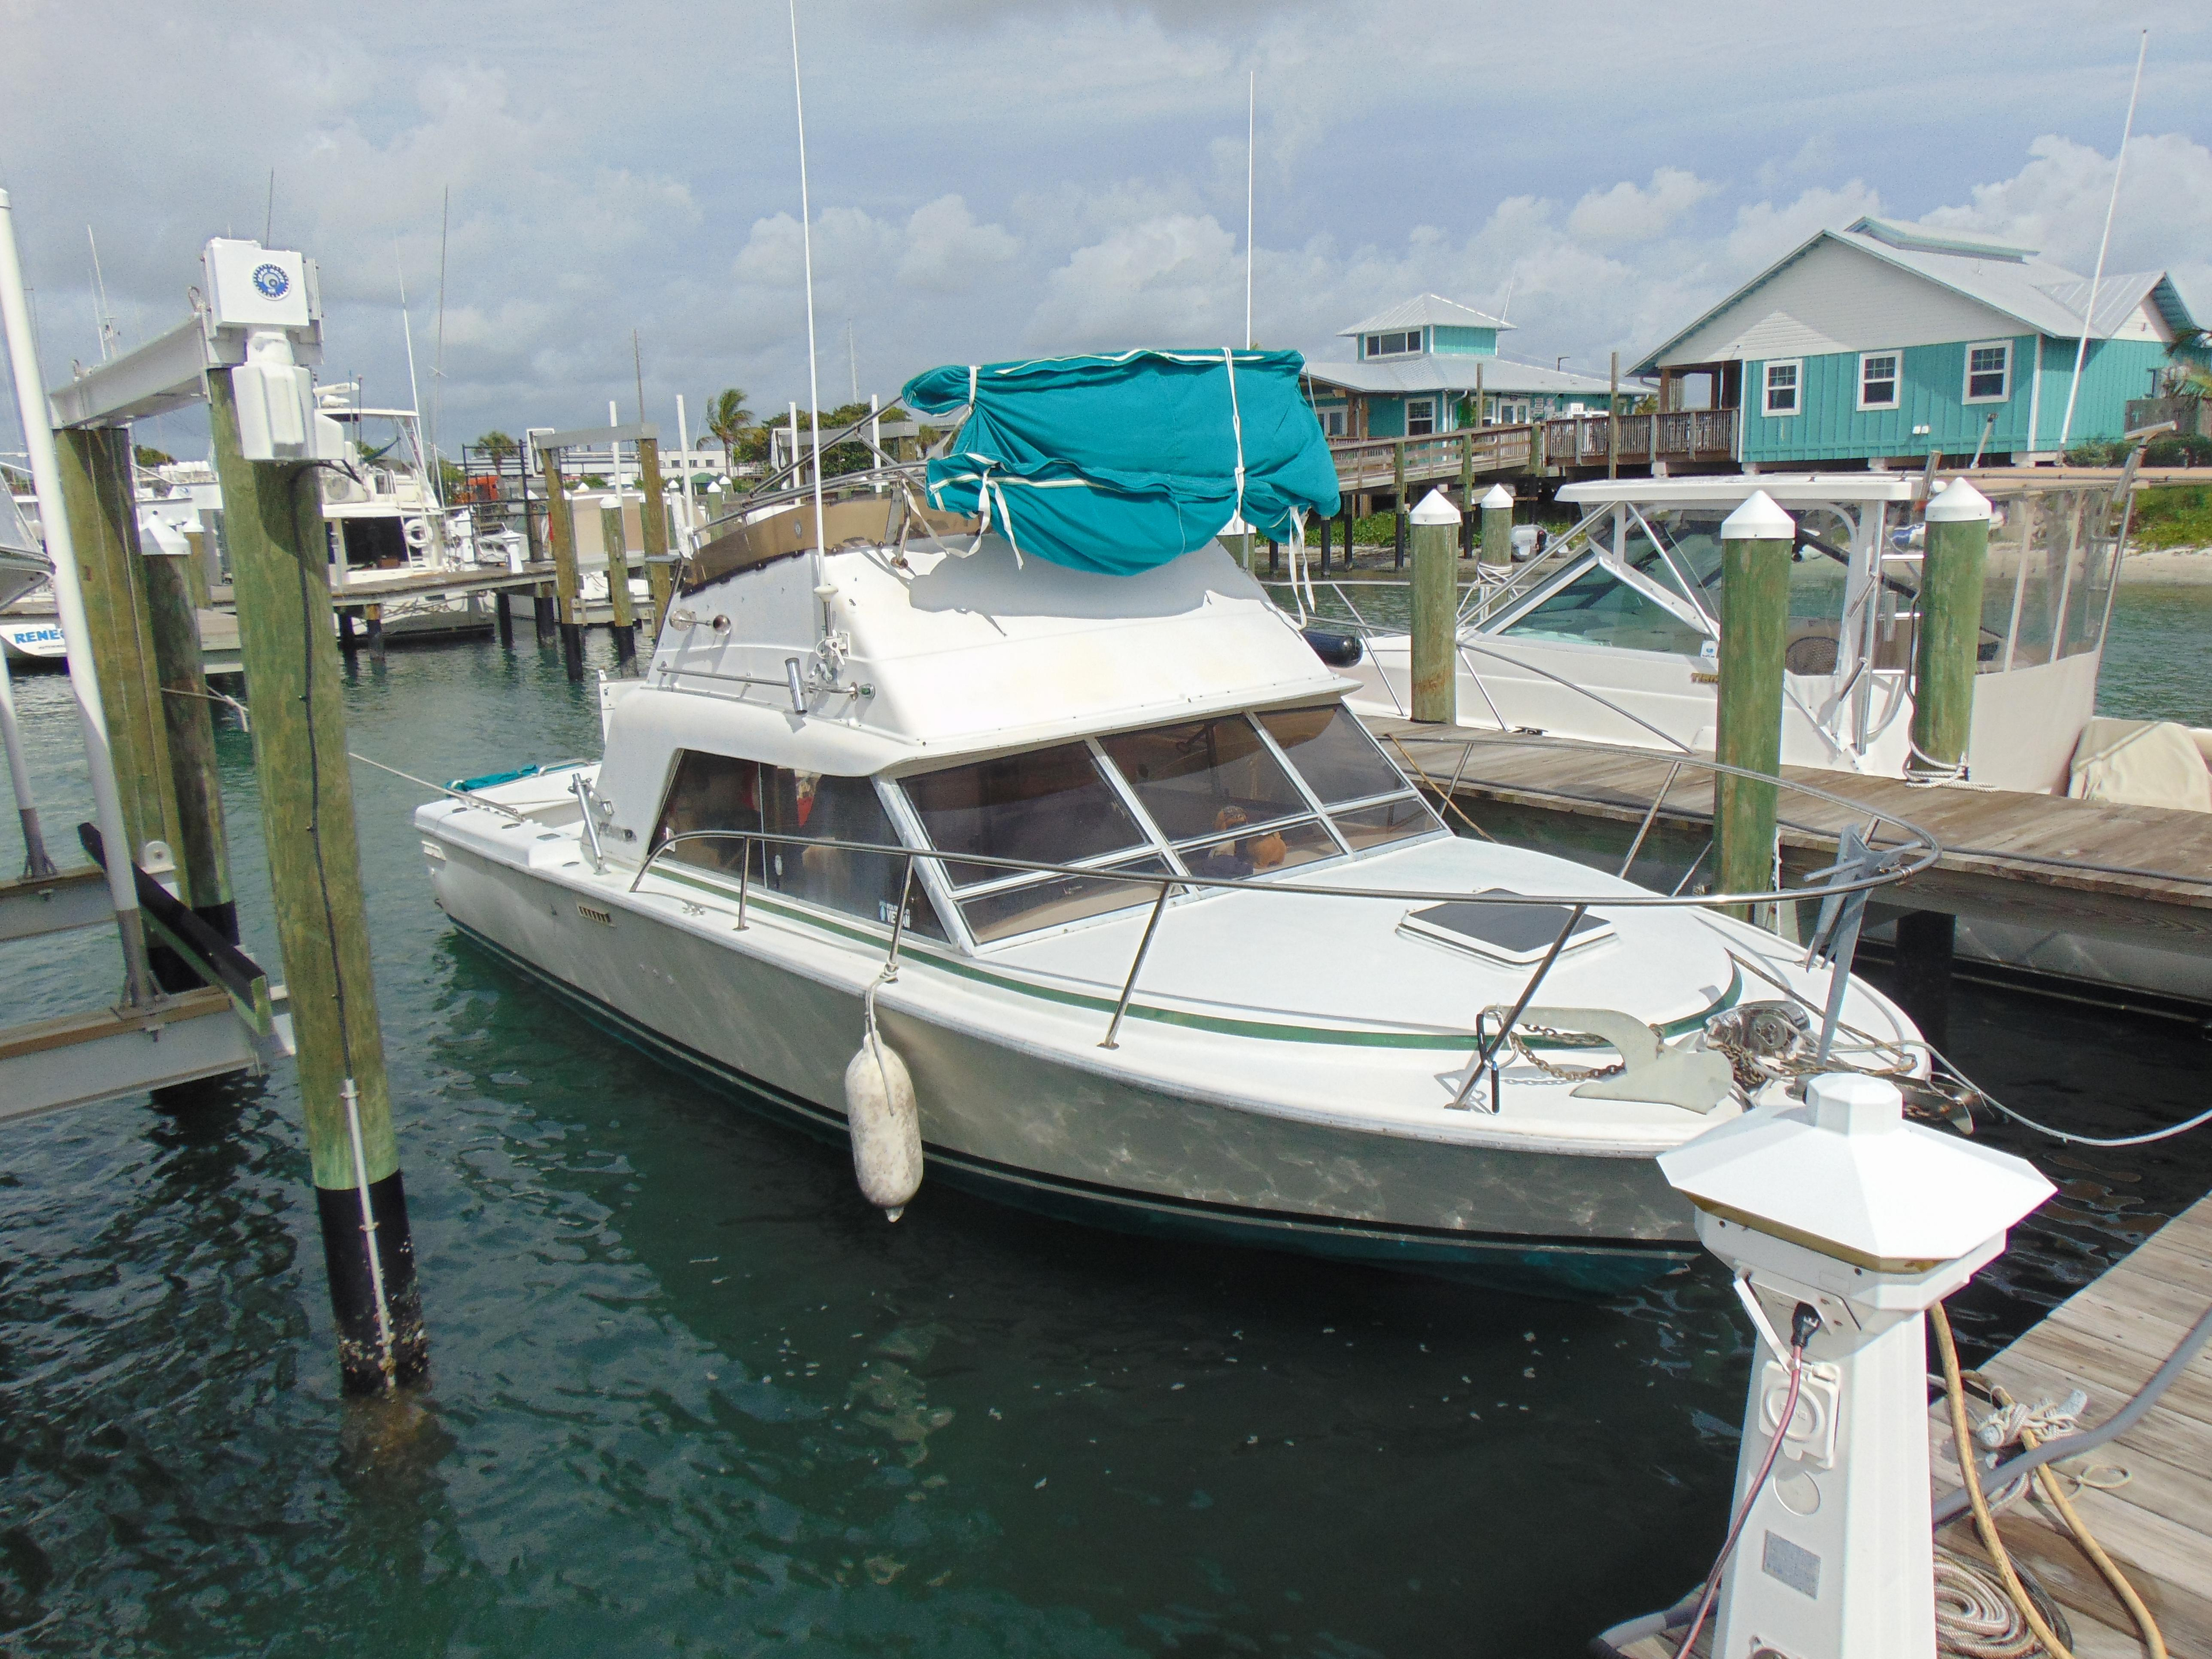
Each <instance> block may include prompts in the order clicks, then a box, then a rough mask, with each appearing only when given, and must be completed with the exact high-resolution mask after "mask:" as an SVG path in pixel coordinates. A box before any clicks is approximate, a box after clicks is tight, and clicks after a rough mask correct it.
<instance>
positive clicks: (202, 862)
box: [143, 554, 238, 945]
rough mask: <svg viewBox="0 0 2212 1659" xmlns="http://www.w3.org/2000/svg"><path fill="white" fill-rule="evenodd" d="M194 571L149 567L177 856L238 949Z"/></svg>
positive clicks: (188, 888)
mask: <svg viewBox="0 0 2212 1659" xmlns="http://www.w3.org/2000/svg"><path fill="white" fill-rule="evenodd" d="M192 563H193V559H192V556H191V555H189V554H186V555H183V556H178V555H174V554H155V555H152V556H149V557H147V558H146V559H145V560H144V561H143V572H144V576H145V582H146V597H147V621H148V623H149V624H150V627H151V631H152V634H153V636H154V665H155V674H156V675H157V676H158V677H159V678H160V681H161V719H162V724H163V726H165V727H166V728H167V737H168V746H169V776H170V782H171V787H172V791H173V797H174V799H175V800H176V803H177V839H176V842H174V843H173V850H174V852H175V854H176V860H177V868H178V869H179V871H180V872H182V873H183V877H184V884H185V903H187V904H189V905H191V908H192V909H193V910H194V911H195V912H196V913H197V915H198V916H199V918H200V920H201V921H204V922H206V923H207V924H208V926H210V927H212V928H214V929H215V930H216V933H220V934H222V936H223V938H225V939H228V940H229V941H230V942H231V943H232V944H233V945H235V944H237V943H238V903H237V900H236V898H235V897H234V896H233V894H232V892H231V886H230V838H229V836H228V834H227V833H226V832H225V830H224V828H223V817H222V777H221V775H220V774H219V773H218V772H217V770H216V758H215V709H214V706H213V704H212V702H210V699H209V696H208V685H207V675H206V673H205V672H204V670H203V666H202V664H201V660H200V628H199V616H198V612H197V609H196V608H195V607H194V605H193V604H192V580H191V576H192V570H191V566H192Z"/></svg>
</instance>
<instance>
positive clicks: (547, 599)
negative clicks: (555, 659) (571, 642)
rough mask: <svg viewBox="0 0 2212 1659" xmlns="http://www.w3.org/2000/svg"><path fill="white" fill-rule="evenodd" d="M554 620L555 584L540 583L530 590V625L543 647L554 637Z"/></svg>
mask: <svg viewBox="0 0 2212 1659" xmlns="http://www.w3.org/2000/svg"><path fill="white" fill-rule="evenodd" d="M554 619H555V613H554V610H553V584H552V583H551V582H540V583H538V586H535V587H533V588H532V589H531V590H530V623H531V627H532V629H533V630H534V631H535V632H536V634H537V636H538V644H540V645H543V644H544V643H545V641H548V640H550V639H551V638H552V637H553V629H554V625H555V620H554Z"/></svg>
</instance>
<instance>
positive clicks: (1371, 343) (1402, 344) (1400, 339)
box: [1367, 329, 1421, 357]
mask: <svg viewBox="0 0 2212 1659" xmlns="http://www.w3.org/2000/svg"><path fill="white" fill-rule="evenodd" d="M1419 349H1421V331H1420V330H1419V329H1415V330H1414V331H1413V332H1412V333H1410V334H1370V335H1369V336H1368V337H1367V355H1368V356H1370V357H1402V356H1406V355H1407V353H1408V352H1413V351H1419Z"/></svg>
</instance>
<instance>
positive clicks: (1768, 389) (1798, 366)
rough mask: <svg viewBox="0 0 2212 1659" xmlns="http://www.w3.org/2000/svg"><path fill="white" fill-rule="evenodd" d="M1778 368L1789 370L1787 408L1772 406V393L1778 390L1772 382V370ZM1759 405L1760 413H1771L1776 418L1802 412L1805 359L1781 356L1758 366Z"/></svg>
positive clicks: (1783, 417) (1783, 418)
mask: <svg viewBox="0 0 2212 1659" xmlns="http://www.w3.org/2000/svg"><path fill="white" fill-rule="evenodd" d="M1778 368H1786V369H1788V370H1789V371H1790V386H1789V392H1790V407H1789V408H1787V409H1777V408H1776V407H1775V406H1774V394H1775V392H1776V391H1777V390H1778V388H1777V387H1776V386H1775V384H1774V371H1775V370H1777V369H1778ZM1804 409H1805V360H1804V359H1803V358H1802V357H1783V358H1779V359H1778V360H1777V361H1775V362H1770V363H1762V364H1761V365H1760V366H1759V412H1760V413H1762V414H1765V415H1771V416H1774V417H1775V418H1776V419H1778V420H1786V419H1787V418H1789V417H1790V416H1792V415H1799V414H1802V413H1803V412H1804Z"/></svg>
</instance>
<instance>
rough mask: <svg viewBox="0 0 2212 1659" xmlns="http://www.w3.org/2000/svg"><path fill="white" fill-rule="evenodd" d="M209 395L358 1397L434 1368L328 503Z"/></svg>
mask: <svg viewBox="0 0 2212 1659" xmlns="http://www.w3.org/2000/svg"><path fill="white" fill-rule="evenodd" d="M208 392H209V425H210V431H211V434H212V436H213V440H214V450H215V459H216V472H217V475H218V477H220V478H221V480H222V495H223V506H224V515H225V524H226V528H227V529H228V540H229V543H230V556H231V577H232V591H233V593H234V597H235V600H236V603H237V606H238V633H239V649H240V656H241V658H242V659H243V661H244V665H245V668H246V682H247V684H249V685H251V686H252V689H253V756H254V764H255V768H256V769H257V770H258V774H259V775H260V779H261V787H262V791H263V806H262V829H263V834H264V836H265V837H266V839H267V842H268V848H269V878H270V897H271V899H272V900H273V901H274V903H275V908H276V938H277V944H278V948H279V949H280V950H281V951H282V952H283V966H284V975H285V979H286V981H288V982H289V985H290V987H291V1000H292V1027H293V1036H294V1040H295V1043H296V1045H297V1048H298V1051H299V1060H298V1071H299V1078H300V1093H301V1099H302V1102H303V1104H304V1106H305V1109H306V1110H305V1116H306V1121H307V1154H308V1158H309V1160H310V1164H311V1165H312V1168H313V1176H314V1183H315V1200H316V1207H317V1211H318V1214H319V1219H320V1221H321V1224H322V1235H323V1260H324V1262H325V1266H326V1267H327V1268H328V1270H329V1274H330V1285H331V1306H332V1308H333V1310H335V1312H336V1315H337V1329H338V1359H339V1367H340V1371H341V1375H342V1379H343V1386H344V1388H345V1389H346V1391H347V1392H348V1393H352V1394H364V1393H376V1392H381V1391H384V1390H386V1389H390V1388H392V1387H393V1386H395V1385H404V1384H409V1383H418V1382H420V1381H422V1380H423V1378H424V1377H425V1376H427V1374H428V1365H429V1346H428V1338H427V1337H426V1335H425V1334H424V1331H423V1328H422V1296H421V1292H420V1291H419V1290H418V1288H417V1286H416V1280H415V1252H414V1246H413V1244H412V1243H411V1241H410V1237H409V1235H408V1225H407V1198H406V1192H405V1188H404V1186H403V1184H402V1182H401V1180H400V1175H399V1158H398V1146H397V1143H396V1141H395V1139H394V1137H393V1134H392V1095H391V1086H390V1084H389V1082H388V1081H387V1079H386V1074H385V1066H384V1039H383V1035H382V1032H381V1030H380V1027H379V1025H378V1022H377V1012H376V987H375V983H374V979H373V978H372V976H371V975H370V971H369V951H368V922H367V915H366V905H365V902H364V899H363V896H362V880H361V848H360V843H359V841H358V839H357V837H356V830H355V825H354V811H353V781H352V776H351V774H350V772H349V769H348V767H347V762H346V737H345V715H344V709H343V704H342V702H341V701H340V696H341V690H342V680H341V677H340V672H339V668H338V654H337V638H336V635H335V633H334V631H333V629H332V628H331V593H330V587H329V586H328V582H327V580H326V578H325V562H324V557H323V548H324V536H323V516H322V503H321V501H320V500H319V496H318V495H317V492H316V489H315V481H314V469H313V466H311V465H295V464H291V463H288V462H266V461H264V462H251V461H248V460H246V459H245V458H244V456H243V455H242V454H241V453H240V449H239V440H238V413H237V405H236V403H235V401H234V398H233V396H232V392H231V386H230V377H229V376H228V375H227V374H222V373H219V372H218V373H214V374H210V375H209V376H208Z"/></svg>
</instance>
